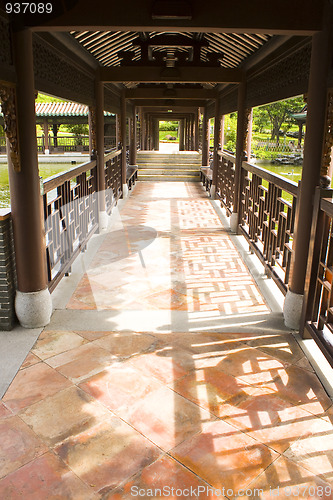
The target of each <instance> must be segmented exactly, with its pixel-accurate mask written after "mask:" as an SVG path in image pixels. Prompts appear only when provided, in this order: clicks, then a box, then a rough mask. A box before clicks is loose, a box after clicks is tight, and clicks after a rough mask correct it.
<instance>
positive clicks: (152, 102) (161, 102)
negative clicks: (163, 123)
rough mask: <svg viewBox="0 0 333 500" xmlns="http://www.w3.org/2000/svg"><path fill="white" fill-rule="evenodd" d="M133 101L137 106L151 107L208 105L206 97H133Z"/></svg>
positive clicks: (196, 106)
mask: <svg viewBox="0 0 333 500" xmlns="http://www.w3.org/2000/svg"><path fill="white" fill-rule="evenodd" d="M131 103H132V104H133V105H135V106H149V107H167V108H168V109H171V108H187V107H191V108H201V107H202V106H205V105H206V100H204V99H191V100H190V99H189V100H186V99H181V100H179V101H177V100H174V99H168V98H166V99H138V100H136V99H133V100H132V99H131Z"/></svg>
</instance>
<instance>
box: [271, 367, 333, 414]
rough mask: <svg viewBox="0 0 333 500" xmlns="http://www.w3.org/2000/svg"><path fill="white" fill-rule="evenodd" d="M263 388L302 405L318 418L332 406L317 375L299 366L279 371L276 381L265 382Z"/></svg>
mask: <svg viewBox="0 0 333 500" xmlns="http://www.w3.org/2000/svg"><path fill="white" fill-rule="evenodd" d="M263 386H265V387H267V389H269V390H272V391H274V392H275V393H277V394H278V396H279V398H281V399H285V400H286V401H289V402H291V403H292V404H297V405H300V406H302V408H303V409H305V410H307V411H309V412H311V413H313V414H315V415H318V416H320V415H323V414H324V412H325V411H326V410H327V409H328V408H329V407H330V406H332V401H331V399H330V398H329V397H328V395H327V394H326V392H325V389H324V388H323V386H322V385H321V383H320V381H319V379H318V377H317V375H316V374H314V373H311V372H309V371H308V370H304V369H302V368H298V367H297V366H293V365H290V366H286V367H284V368H283V369H281V370H278V372H277V376H276V377H275V378H274V380H272V381H270V382H269V381H268V382H265V383H264V384H263Z"/></svg>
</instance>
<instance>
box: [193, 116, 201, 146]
mask: <svg viewBox="0 0 333 500" xmlns="http://www.w3.org/2000/svg"><path fill="white" fill-rule="evenodd" d="M199 117H200V113H199V109H197V110H196V112H195V115H194V149H195V151H199Z"/></svg>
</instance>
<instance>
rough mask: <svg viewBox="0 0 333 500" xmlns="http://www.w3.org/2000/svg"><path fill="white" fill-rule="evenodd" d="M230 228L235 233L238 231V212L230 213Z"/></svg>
mask: <svg viewBox="0 0 333 500" xmlns="http://www.w3.org/2000/svg"><path fill="white" fill-rule="evenodd" d="M230 229H231V231H232V232H233V233H238V213H237V212H233V213H232V214H231V215H230Z"/></svg>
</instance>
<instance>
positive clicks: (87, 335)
mask: <svg viewBox="0 0 333 500" xmlns="http://www.w3.org/2000/svg"><path fill="white" fill-rule="evenodd" d="M75 333H77V334H78V335H81V337H83V338H84V339H87V340H89V341H92V340H97V339H101V338H102V337H104V336H105V335H108V334H109V333H113V332H99V331H91V330H77V331H75Z"/></svg>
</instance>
